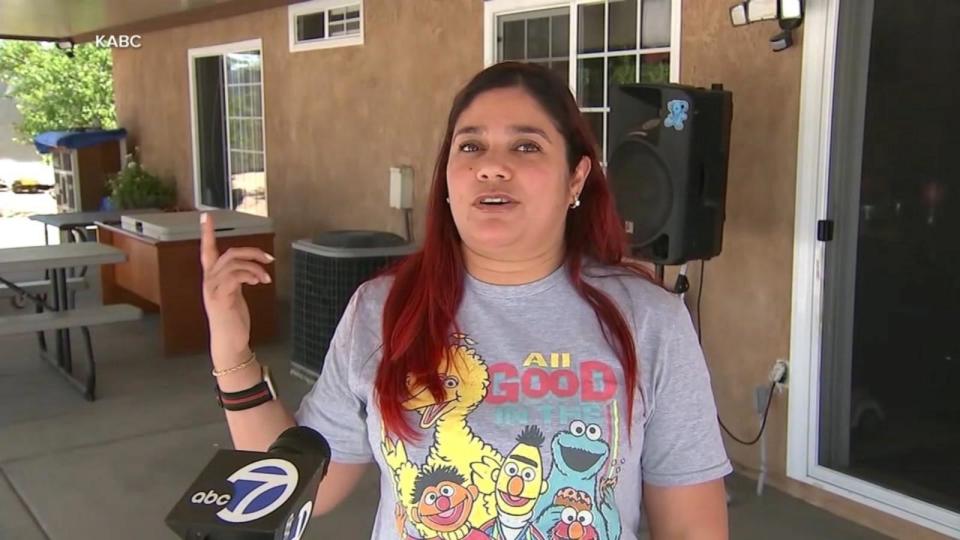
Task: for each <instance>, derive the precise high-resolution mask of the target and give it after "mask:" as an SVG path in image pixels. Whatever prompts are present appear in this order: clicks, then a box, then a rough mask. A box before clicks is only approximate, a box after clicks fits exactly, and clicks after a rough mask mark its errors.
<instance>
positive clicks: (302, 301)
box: [291, 231, 416, 383]
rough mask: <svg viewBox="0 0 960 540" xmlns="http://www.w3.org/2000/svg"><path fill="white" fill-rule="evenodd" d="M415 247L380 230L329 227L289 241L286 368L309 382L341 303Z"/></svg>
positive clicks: (319, 366) (340, 313)
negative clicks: (290, 330) (288, 360)
mask: <svg viewBox="0 0 960 540" xmlns="http://www.w3.org/2000/svg"><path fill="white" fill-rule="evenodd" d="M414 251H416V247H415V246H414V245H413V244H409V243H407V241H406V240H404V238H403V237H401V236H398V235H395V234H392V233H388V232H380V231H331V232H328V233H323V234H321V235H319V236H317V237H315V238H313V239H312V240H306V239H304V240H297V241H296V242H294V243H293V294H292V304H293V306H292V307H293V313H292V317H291V326H292V327H293V358H292V359H291V373H292V374H293V375H294V376H296V377H299V378H301V379H303V380H304V381H307V382H308V383H313V382H314V381H315V380H316V379H317V377H318V376H319V375H320V373H321V372H322V371H323V362H324V360H325V359H326V356H327V349H328V348H329V347H330V341H331V340H332V339H333V333H334V331H335V330H336V328H337V324H338V323H339V322H340V318H341V317H342V316H343V312H344V310H345V309H346V307H347V303H348V302H349V301H350V298H351V297H352V296H353V293H354V292H355V291H356V290H357V287H359V286H360V285H361V284H362V283H363V282H365V281H367V280H368V279H370V278H371V277H373V276H374V275H375V274H376V273H377V272H379V271H380V270H382V269H383V268H385V267H386V266H387V265H389V264H391V263H393V262H395V261H397V260H398V259H400V258H403V257H405V256H407V255H409V254H410V253H413V252H414Z"/></svg>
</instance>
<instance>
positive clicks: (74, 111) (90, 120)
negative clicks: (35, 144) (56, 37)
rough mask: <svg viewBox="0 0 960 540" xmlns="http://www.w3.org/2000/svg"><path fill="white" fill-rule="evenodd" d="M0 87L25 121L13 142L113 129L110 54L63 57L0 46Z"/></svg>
mask: <svg viewBox="0 0 960 540" xmlns="http://www.w3.org/2000/svg"><path fill="white" fill-rule="evenodd" d="M0 81H2V82H4V83H5V84H6V85H7V97H8V98H12V99H13V100H14V101H15V102H16V105H17V109H18V110H19V111H20V114H21V115H22V116H23V122H22V123H19V124H15V125H14V133H15V140H17V141H18V142H23V143H30V142H32V141H33V139H34V137H35V136H36V135H37V134H39V133H42V132H44V131H57V130H66V129H73V128H80V127H91V128H102V129H112V128H115V127H116V126H117V114H116V110H115V108H114V101H113V68H112V59H111V57H110V49H109V48H107V47H96V46H94V45H93V44H80V45H77V46H75V47H74V49H73V57H72V58H71V57H70V56H68V55H67V54H66V53H65V52H64V51H62V50H60V49H58V48H56V47H53V46H50V45H47V44H40V43H36V42H30V41H4V40H0Z"/></svg>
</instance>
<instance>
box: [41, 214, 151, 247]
mask: <svg viewBox="0 0 960 540" xmlns="http://www.w3.org/2000/svg"><path fill="white" fill-rule="evenodd" d="M159 211H160V210H157V209H155V208H142V209H129V210H102V211H98V212H66V213H62V214H34V215H32V216H30V219H31V220H33V221H38V222H40V223H43V243H44V244H49V243H50V239H49V236H48V234H47V230H48V229H49V227H53V228H55V229H57V230H58V231H60V232H68V233H70V236H68V237H67V239H68V241H69V240H75V241H82V242H86V241H88V240H91V237H90V236H89V235H88V234H87V229H88V228H90V227H94V226H95V224H96V222H98V221H100V222H103V223H120V218H121V217H122V216H123V215H125V214H137V213H153V212H159Z"/></svg>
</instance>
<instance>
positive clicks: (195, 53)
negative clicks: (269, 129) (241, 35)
mask: <svg viewBox="0 0 960 540" xmlns="http://www.w3.org/2000/svg"><path fill="white" fill-rule="evenodd" d="M262 50H263V48H262V43H261V41H260V40H259V39H256V40H251V41H244V42H240V43H231V44H226V45H217V46H213V47H204V48H200V49H190V50H189V51H188V52H187V55H188V60H189V65H190V111H191V123H192V132H193V183H194V196H195V204H196V206H197V207H198V208H229V209H233V210H238V211H241V212H247V213H251V214H257V215H261V216H266V215H267V151H266V141H265V137H264V122H263V120H264V109H263V54H262Z"/></svg>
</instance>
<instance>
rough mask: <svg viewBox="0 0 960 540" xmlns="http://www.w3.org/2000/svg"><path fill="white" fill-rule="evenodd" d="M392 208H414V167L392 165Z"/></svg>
mask: <svg viewBox="0 0 960 540" xmlns="http://www.w3.org/2000/svg"><path fill="white" fill-rule="evenodd" d="M390 208H401V209H403V208H413V168H412V167H407V166H400V167H390Z"/></svg>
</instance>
